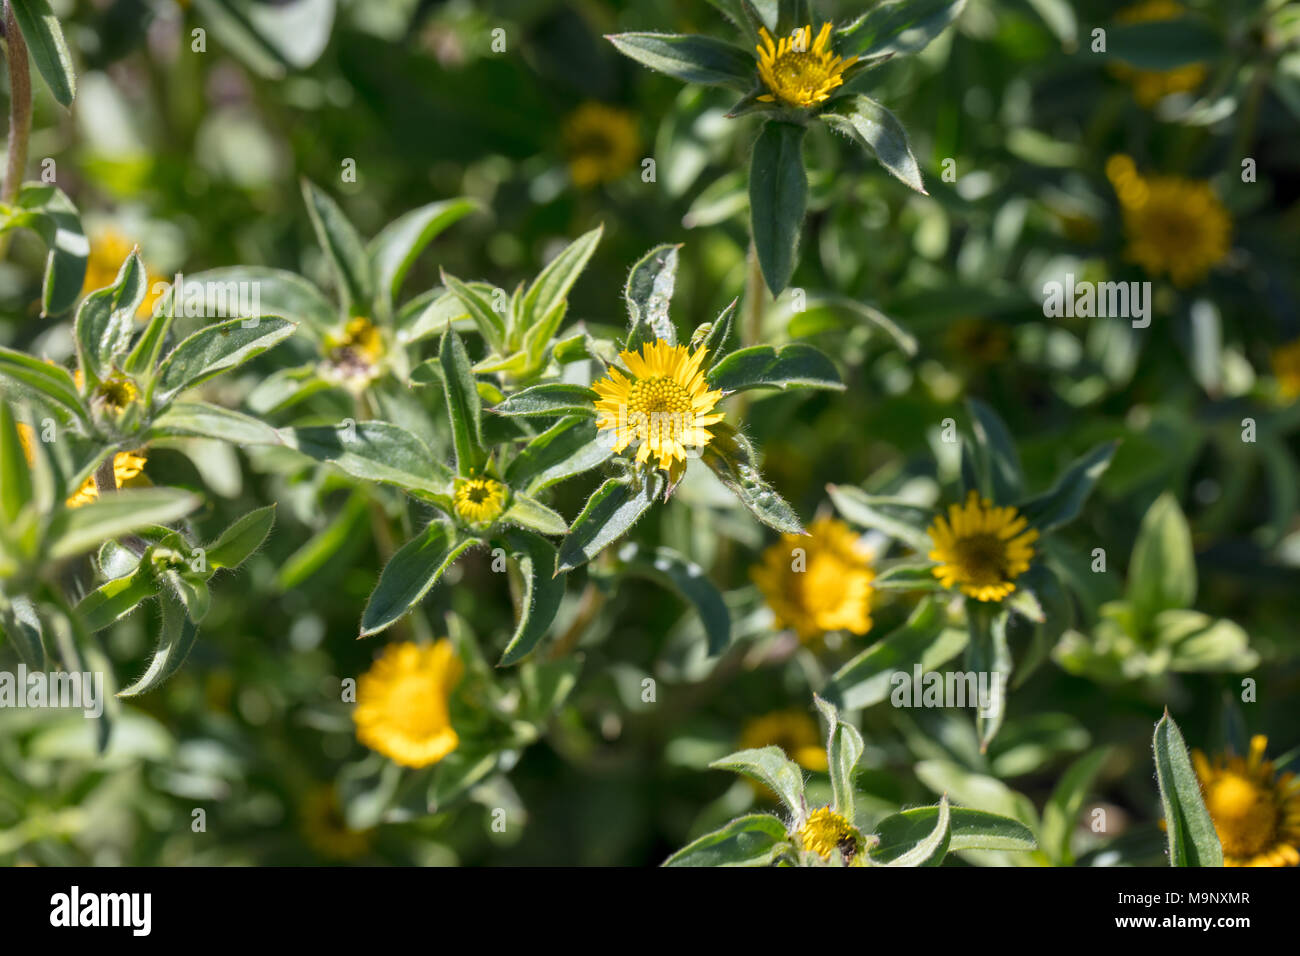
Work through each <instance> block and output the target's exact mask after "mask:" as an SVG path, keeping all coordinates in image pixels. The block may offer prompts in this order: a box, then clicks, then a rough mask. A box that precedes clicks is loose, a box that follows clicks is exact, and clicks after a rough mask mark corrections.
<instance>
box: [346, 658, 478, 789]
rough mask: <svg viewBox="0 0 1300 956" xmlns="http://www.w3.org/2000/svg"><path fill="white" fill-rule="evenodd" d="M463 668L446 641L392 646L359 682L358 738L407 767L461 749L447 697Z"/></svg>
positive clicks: (422, 764) (426, 763)
mask: <svg viewBox="0 0 1300 956" xmlns="http://www.w3.org/2000/svg"><path fill="white" fill-rule="evenodd" d="M462 670H463V665H462V664H461V660H460V658H459V657H457V656H456V652H455V650H454V649H453V648H452V645H451V641H449V640H447V639H445V638H444V639H442V640H440V641H435V642H434V643H433V644H415V643H411V642H407V643H404V644H390V645H389V646H388V647H387V648H386V649H385V650H384V652H383V654H381V655H380V657H379V659H378V660H376V661H375V663H374V666H372V667H371V668H370V670H369V671H367V672H366V673H365V674H363V675H361V679H360V680H359V681H357V706H356V709H355V710H354V711H353V712H352V719H353V721H354V722H355V723H356V726H357V739H358V740H360V741H361V742H362V743H363V744H365V745H366V746H367V747H369V748H370V749H371V750H376V751H378V752H379V753H381V754H383V755H384V756H386V757H388V758H389V759H390V760H392V761H394V762H395V763H399V764H402V765H403V766H405V767H427V766H429V765H430V764H435V763H437V762H438V761H439V760H441V759H442V758H443V757H445V756H447V754H449V753H451V752H452V751H453V750H455V749H456V748H457V747H458V746H459V745H460V737H459V735H458V734H457V733H456V731H455V729H454V728H453V727H452V726H451V710H450V697H451V692H452V689H453V688H455V686H456V684H457V682H458V681H459V680H460V675H461V672H462Z"/></svg>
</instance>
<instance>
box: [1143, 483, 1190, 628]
mask: <svg viewBox="0 0 1300 956" xmlns="http://www.w3.org/2000/svg"><path fill="white" fill-rule="evenodd" d="M1128 599H1129V602H1130V603H1131V604H1132V605H1133V617H1134V623H1135V626H1136V628H1137V631H1138V633H1139V634H1145V633H1146V630H1147V627H1148V626H1149V625H1150V623H1151V622H1152V621H1153V620H1154V619H1155V616H1156V615H1157V614H1159V613H1160V612H1161V611H1169V610H1176V609H1181V608H1188V607H1191V606H1192V604H1193V603H1195V601H1196V554H1195V552H1194V551H1193V550H1192V530H1191V528H1189V527H1188V525H1187V518H1185V517H1184V516H1183V511H1182V509H1181V508H1179V507H1178V499H1177V498H1175V497H1174V496H1173V495H1172V494H1170V493H1169V492H1167V491H1166V492H1165V493H1164V494H1162V495H1161V496H1160V497H1159V498H1157V499H1156V500H1155V502H1154V503H1152V505H1151V507H1150V508H1148V509H1147V513H1146V514H1145V515H1144V516H1143V518H1142V524H1141V525H1140V526H1139V527H1138V533H1137V541H1136V542H1135V543H1134V545H1133V558H1132V560H1131V561H1130V562H1129V571H1128Z"/></svg>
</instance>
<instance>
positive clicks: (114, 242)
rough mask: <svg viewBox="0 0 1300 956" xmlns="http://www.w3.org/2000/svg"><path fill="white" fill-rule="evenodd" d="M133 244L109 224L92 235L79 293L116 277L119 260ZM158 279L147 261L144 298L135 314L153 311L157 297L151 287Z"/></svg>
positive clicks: (141, 315)
mask: <svg viewBox="0 0 1300 956" xmlns="http://www.w3.org/2000/svg"><path fill="white" fill-rule="evenodd" d="M134 248H135V243H134V242H132V241H131V240H130V239H128V238H127V237H126V236H125V235H123V234H122V233H120V232H118V231H117V230H116V229H113V228H112V227H109V228H107V229H103V230H101V231H100V232H98V233H96V234H95V235H94V236H92V237H91V240H90V255H89V256H87V257H86V281H85V282H84V283H83V284H82V287H81V292H82V295H85V294H87V293H89V292H94V291H95V290H96V289H106V288H108V287H109V286H111V285H112V284H113V283H114V282H115V281H116V280H117V273H118V270H120V269H121V268H122V263H123V262H125V261H126V257H127V256H129V255H130V254H131V250H132V249H134ZM160 281H163V280H162V279H161V278H160V277H159V276H157V275H155V274H154V272H153V271H152V270H151V269H150V268H149V264H148V263H145V280H144V282H145V286H144V299H142V300H141V302H140V307H139V308H138V309H136V310H135V315H136V318H138V319H144V318H148V317H149V316H150V315H152V314H153V307H154V305H155V304H156V303H157V301H158V299H159V297H160V292H158V291H155V290H154V287H155V286H156V285H158V283H159V282H160Z"/></svg>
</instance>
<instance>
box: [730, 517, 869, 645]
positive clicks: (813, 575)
mask: <svg viewBox="0 0 1300 956" xmlns="http://www.w3.org/2000/svg"><path fill="white" fill-rule="evenodd" d="M751 576H752V577H753V579H754V583H755V584H757V585H758V587H759V590H761V591H762V592H763V596H764V597H765V598H766V599H767V604H768V606H769V607H770V608H771V609H772V614H773V616H774V617H775V618H776V625H777V627H778V628H790V629H792V630H794V632H795V633H796V634H798V635H799V639H800V640H801V641H810V640H812V639H813V638H816V637H819V636H820V635H822V634H825V633H827V632H829V631H848V632H849V633H851V634H859V635H861V634H866V633H867V631H869V630H871V602H872V598H873V595H874V594H875V591H874V589H873V588H872V586H871V582H872V581H873V580H875V577H876V573H875V571H873V570H872V568H871V552H870V551H869V550H868V549H867V548H866V547H865V546H864V545H863V544H862V541H861V539H860V538H859V536H858V535H857V534H855V533H854V531H853V529H852V528H850V527H849V526H848V525H847V524H845V523H844V522H843V521H840V520H839V519H838V518H831V517H821V518H816V519H814V520H813V522H812V523H811V524H810V525H809V526H808V534H807V535H797V534H786V535H782V536H781V540H780V541H778V542H777V543H776V544H774V545H772V546H771V547H770V548H768V549H767V550H766V551H764V552H763V558H762V562H761V563H760V564H759V565H758V566H757V567H756V568H754V569H753V571H752V572H751Z"/></svg>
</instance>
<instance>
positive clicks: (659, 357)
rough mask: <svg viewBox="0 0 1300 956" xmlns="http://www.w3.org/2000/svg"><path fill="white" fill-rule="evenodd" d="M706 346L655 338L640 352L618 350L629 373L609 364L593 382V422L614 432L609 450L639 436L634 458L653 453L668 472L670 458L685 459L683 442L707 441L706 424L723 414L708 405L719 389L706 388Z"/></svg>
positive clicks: (689, 444)
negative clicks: (690, 346) (603, 375)
mask: <svg viewBox="0 0 1300 956" xmlns="http://www.w3.org/2000/svg"><path fill="white" fill-rule="evenodd" d="M707 352H708V350H707V349H699V350H697V351H695V352H691V351H690V350H689V349H687V347H686V346H684V345H669V344H668V343H667V342H665V341H664V340H663V339H657V340H656V341H654V342H651V343H648V344H646V345H643V346H641V351H640V352H639V353H637V352H627V351H624V352H621V353H619V358H620V359H621V360H622V362H623V364H624V365H625V366H627V369H628V371H630V372H631V373H632V377H631V378H628V377H627V376H626V375H624V374H623V372H622V371H621V370H620V369H617V368H611V369H610V370H609V376H608V377H607V378H603V379H601V380H600V381H599V382H597V383H596V384H595V385H593V386H592V388H593V389H594V390H595V392H596V394H597V395H598V396H599V400H598V401H597V402H596V412H597V415H598V417H597V419H596V427H597V428H598V429H601V430H603V431H609V430H612V431H613V432H614V451H616V452H620V451H622V450H623V449H624V448H626V447H627V446H628V445H630V444H632V443H633V442H639V443H640V447H639V448H638V449H637V453H636V460H637V462H645V461H647V460H649V458H650V457H651V456H654V457H656V458H658V460H659V467H660V468H662V469H664V470H665V471H669V472H670V473H671V472H673V471H674V469H673V466H674V464H676V463H681V465H683V466H684V465H685V464H686V459H687V452H686V449H687V447H692V448H695V449H701V448H703V447H704V446H705V445H707V444H708V443H709V441H710V440H711V439H712V438H713V435H712V433H711V432H710V431H709V426H710V425H716V424H717V423H718V422H720V421H722V419H723V415H722V413H721V412H714V411H713V407H714V406H715V405H717V404H718V399H720V398H722V392H720V391H716V390H715V391H710V390H709V386H708V384H707V383H706V382H705V380H704V372H703V371H702V364H703V362H704V358H705V355H706V354H707Z"/></svg>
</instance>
